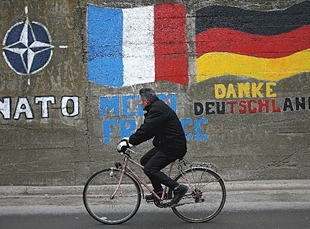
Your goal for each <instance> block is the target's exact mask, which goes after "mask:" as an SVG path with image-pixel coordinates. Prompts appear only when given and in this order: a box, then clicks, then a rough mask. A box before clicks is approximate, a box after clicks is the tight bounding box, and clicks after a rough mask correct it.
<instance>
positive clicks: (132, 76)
mask: <svg viewBox="0 0 310 229" xmlns="http://www.w3.org/2000/svg"><path fill="white" fill-rule="evenodd" d="M123 16H124V19H123V65H124V84H123V85H124V86H128V85H135V84H141V83H148V82H154V81H155V54H154V7H153V6H147V7H138V8H132V9H124V10H123Z"/></svg>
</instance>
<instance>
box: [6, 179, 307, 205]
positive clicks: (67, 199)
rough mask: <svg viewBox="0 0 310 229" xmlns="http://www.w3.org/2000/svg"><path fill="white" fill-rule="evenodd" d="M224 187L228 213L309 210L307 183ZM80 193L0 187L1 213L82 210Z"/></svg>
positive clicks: (71, 188) (78, 189)
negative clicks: (34, 209) (28, 209)
mask: <svg viewBox="0 0 310 229" xmlns="http://www.w3.org/2000/svg"><path fill="white" fill-rule="evenodd" d="M225 185H226V191H227V198H226V204H225V207H224V208H225V209H227V210H238V209H242V210H246V209H248V208H251V209H253V208H255V209H257V210H259V209H261V208H268V207H269V208H303V209H304V208H305V209H310V180H272V181H240V182H239V181H233V182H226V183H225ZM82 194H83V186H42V187H33V186H0V211H1V209H6V210H7V209H9V208H12V209H13V208H14V207H15V208H16V207H18V209H20V208H21V207H27V206H28V207H29V206H41V207H44V208H46V209H52V208H57V207H74V208H75V209H79V210H82V209H83V211H84V208H83V199H82ZM143 204H144V201H143V200H142V205H143Z"/></svg>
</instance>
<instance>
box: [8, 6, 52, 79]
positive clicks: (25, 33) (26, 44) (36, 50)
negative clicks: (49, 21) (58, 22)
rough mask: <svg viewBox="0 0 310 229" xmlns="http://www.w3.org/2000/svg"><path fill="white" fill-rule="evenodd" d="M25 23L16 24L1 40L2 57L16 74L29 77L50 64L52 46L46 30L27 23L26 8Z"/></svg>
mask: <svg viewBox="0 0 310 229" xmlns="http://www.w3.org/2000/svg"><path fill="white" fill-rule="evenodd" d="M25 13H26V15H27V18H26V21H25V22H18V23H16V24H15V25H13V26H12V27H11V29H9V30H8V31H7V33H6V35H5V37H4V39H3V46H4V47H3V56H4V58H5V60H6V62H7V64H8V65H9V66H10V68H11V69H13V70H14V71H15V72H16V73H17V74H20V75H30V74H35V73H37V72H38V71H40V70H42V69H43V68H44V67H45V66H46V65H48V63H49V62H50V60H51V58H52V55H53V48H54V46H53V45H52V44H51V43H52V39H51V36H50V34H49V32H48V30H47V28H46V27H45V26H44V25H43V24H41V23H39V22H35V21H32V22H30V21H29V18H28V8H27V7H25Z"/></svg>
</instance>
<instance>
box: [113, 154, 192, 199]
mask: <svg viewBox="0 0 310 229" xmlns="http://www.w3.org/2000/svg"><path fill="white" fill-rule="evenodd" d="M127 150H129V152H125V153H124V155H125V158H124V165H123V168H122V172H121V175H120V179H119V183H118V186H117V188H116V190H115V192H114V193H113V194H112V196H111V199H113V198H114V196H115V195H116V193H117V192H118V190H119V188H120V186H121V184H122V181H123V177H124V173H125V172H129V173H130V174H131V175H132V177H133V178H134V179H135V180H136V181H137V183H138V184H139V187H140V189H141V191H142V193H143V190H142V188H141V184H142V185H143V186H144V187H145V188H146V189H147V190H148V191H149V192H150V193H152V194H153V195H154V196H155V198H156V199H157V200H158V201H163V200H164V197H165V193H166V191H167V186H164V190H163V194H162V196H161V197H160V196H158V195H157V194H156V193H155V192H154V191H153V189H152V188H151V187H150V186H149V185H148V184H147V183H146V182H145V181H144V180H143V179H142V178H141V177H139V175H138V174H136V173H135V172H134V171H133V170H132V169H131V168H130V167H129V165H128V164H129V162H130V163H132V164H133V165H135V166H137V167H139V168H141V169H143V168H144V166H143V165H141V164H140V163H138V162H136V161H135V160H133V159H132V158H131V157H130V152H134V151H132V150H130V149H127ZM174 165H175V161H174V162H171V163H170V168H169V172H168V176H169V177H171V174H172V171H173V168H174ZM177 169H178V171H179V173H180V174H181V176H182V177H183V178H184V179H185V180H186V183H187V185H188V186H189V187H190V188H191V189H192V190H194V188H193V186H192V184H191V183H190V182H189V181H188V179H187V178H186V177H185V176H184V173H183V171H182V169H180V167H178V168H177ZM193 192H195V190H194V191H193Z"/></svg>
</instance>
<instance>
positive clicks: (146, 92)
mask: <svg viewBox="0 0 310 229" xmlns="http://www.w3.org/2000/svg"><path fill="white" fill-rule="evenodd" d="M139 95H140V97H141V99H142V100H148V101H150V102H151V103H153V102H154V101H155V100H156V99H157V95H156V92H155V91H154V90H153V89H151V88H142V89H140V91H139Z"/></svg>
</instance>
